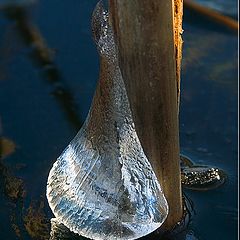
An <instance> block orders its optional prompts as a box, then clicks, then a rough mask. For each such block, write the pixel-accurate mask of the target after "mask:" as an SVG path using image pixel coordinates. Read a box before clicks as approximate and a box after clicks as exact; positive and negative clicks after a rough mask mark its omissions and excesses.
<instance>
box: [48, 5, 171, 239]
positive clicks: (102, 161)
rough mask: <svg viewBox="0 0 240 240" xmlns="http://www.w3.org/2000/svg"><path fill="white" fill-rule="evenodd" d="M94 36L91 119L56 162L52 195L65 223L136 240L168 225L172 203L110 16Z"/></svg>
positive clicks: (100, 19)
mask: <svg viewBox="0 0 240 240" xmlns="http://www.w3.org/2000/svg"><path fill="white" fill-rule="evenodd" d="M92 25H93V34H94V38H95V41H96V44H97V48H98V51H99V53H100V58H101V67H100V79H99V84H98V87H97V89H96V93H95V96H94V99H93V103H92V107H91V109H90V112H89V114H88V117H87V120H86V122H85V123H84V125H83V127H82V128H81V129H80V131H79V132H78V134H77V135H76V137H75V138H74V139H73V140H72V142H71V143H70V144H69V145H68V147H67V148H66V149H65V150H64V152H63V153H62V155H61V156H60V157H59V158H58V159H57V161H56V162H55V163H54V165H53V167H52V169H51V171H50V174H49V178H48V185H47V198H48V201H49V205H50V207H51V209H52V211H53V213H54V215H55V216H56V218H57V219H58V221H59V222H61V223H63V224H64V225H65V226H67V227H68V228H69V229H70V230H71V231H73V232H75V233H78V234H80V235H83V236H85V237H88V238H91V239H111V240H114V239H136V238H139V237H141V236H144V235H147V234H148V233H150V232H152V231H154V230H155V229H157V228H158V227H160V226H161V225H162V223H163V222H164V221H165V219H166V217H167V214H168V204H167V201H166V199H165V197H164V194H163V192H162V190H161V187H160V184H159V182H158V181H157V179H156V176H155V174H154V172H153V169H152V167H151V165H150V163H149V161H148V159H147V157H146V156H145V154H144V152H143V149H142V146H141V144H140V141H139V139H138V136H137V133H136V131H135V127H134V122H133V120H132V116H131V111H130V108H129V103H128V98H127V94H126V90H125V86H124V82H123V79H122V75H121V72H120V69H119V66H118V60H117V54H116V46H115V43H114V39H113V33H112V30H111V27H110V26H109V23H108V14H107V12H106V11H105V10H104V9H103V7H102V4H101V3H100V4H98V5H97V7H96V9H95V11H94V14H93V20H92Z"/></svg>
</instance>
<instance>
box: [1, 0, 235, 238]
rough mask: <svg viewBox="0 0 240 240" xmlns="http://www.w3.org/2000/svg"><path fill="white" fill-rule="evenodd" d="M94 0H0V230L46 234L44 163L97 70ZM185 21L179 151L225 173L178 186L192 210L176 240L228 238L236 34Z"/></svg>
mask: <svg viewBox="0 0 240 240" xmlns="http://www.w3.org/2000/svg"><path fill="white" fill-rule="evenodd" d="M96 2H97V1H93V0H81V1H77V0H72V1H71V3H70V2H66V1H57V0H51V1H47V0H41V1H38V2H35V3H34V4H31V5H18V6H16V5H6V4H5V3H6V1H0V134H1V142H0V143H1V151H0V152H1V155H2V158H1V160H0V239H9V240H12V239H24V240H25V239H26V240H27V239H38V240H41V239H48V238H49V236H48V232H49V219H50V218H51V217H52V213H51V211H50V209H49V207H48V205H47V201H46V198H45V188H46V181H47V176H48V172H49V170H50V168H51V166H52V163H53V162H54V161H55V159H56V158H57V157H58V156H59V155H60V153H61V151H62V150H63V149H64V147H65V146H66V145H67V144H68V143H69V141H70V140H71V139H72V138H73V137H74V135H75V134H76V133H77V131H78V129H79V128H80V127H81V124H82V123H83V121H84V119H85V117H86V114H87V112H88V109H89V107H90V104H91V99H92V96H93V94H94V90H95V86H96V81H97V78H98V69H99V66H98V55H97V52H96V49H95V46H94V43H93V41H92V35H91V30H90V18H91V13H92V10H93V8H94V6H95V4H96ZM234 3H235V2H234ZM184 30H185V32H184V54H183V69H182V85H181V88H182V95H181V109H180V139H181V151H182V153H183V154H185V155H187V156H189V157H191V159H192V160H193V161H194V162H195V163H197V164H206V165H212V166H217V167H220V168H222V169H224V170H225V172H226V173H227V176H228V179H227V182H226V183H225V184H224V185H223V186H222V187H220V188H218V189H215V190H211V191H207V192H196V191H190V190H185V193H186V195H187V196H188V197H189V198H190V199H191V200H192V202H193V207H194V212H193V216H192V221H191V223H190V225H189V228H188V234H187V236H185V237H182V239H201V240H208V239H213V240H215V239H216V240H226V239H237V221H238V208H237V184H238V177H237V168H238V159H237V154H238V153H237V140H238V139H237V93H238V90H237V86H238V83H237V35H236V34H235V33H234V32H231V31H230V30H228V29H226V28H224V27H222V26H221V25H218V24H215V23H211V22H210V21H209V20H207V19H204V18H202V17H201V16H198V15H196V14H192V13H191V12H185V15H184Z"/></svg>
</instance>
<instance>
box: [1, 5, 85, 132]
mask: <svg viewBox="0 0 240 240" xmlns="http://www.w3.org/2000/svg"><path fill="white" fill-rule="evenodd" d="M2 11H3V12H4V14H5V16H6V17H7V19H9V20H10V21H13V22H14V23H15V24H16V28H17V31H18V33H19V36H20V37H21V39H22V40H23V42H24V43H25V44H26V46H27V47H28V48H29V49H30V50H31V52H30V58H31V60H32V62H33V63H34V64H35V65H36V66H37V67H38V68H39V69H40V71H41V72H43V75H44V76H43V77H44V79H47V82H48V84H49V85H50V86H51V87H52V91H51V93H52V95H53V96H54V97H55V99H56V100H57V102H58V103H59V106H60V107H61V109H62V111H63V112H64V113H65V115H66V117H67V119H68V121H69V123H70V124H71V125H72V127H74V129H75V130H79V128H80V127H81V125H82V123H83V119H82V118H81V117H80V116H79V111H78V106H77V104H76V103H75V100H74V96H73V94H72V92H71V91H70V89H69V87H68V86H67V84H66V82H65V81H64V80H63V77H62V76H61V73H60V71H59V69H58V68H57V66H56V65H55V64H54V61H53V59H54V51H53V50H51V49H50V48H49V47H48V46H47V43H46V41H45V39H44V37H43V36H42V35H41V32H40V31H39V29H38V28H37V26H35V25H34V24H33V23H32V22H31V19H30V17H29V15H28V12H27V10H26V9H25V8H24V7H23V6H21V5H17V6H14V5H7V6H5V7H4V8H2ZM45 76H46V77H45Z"/></svg>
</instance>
